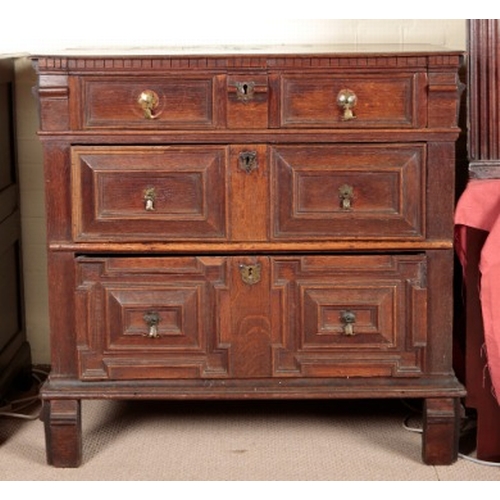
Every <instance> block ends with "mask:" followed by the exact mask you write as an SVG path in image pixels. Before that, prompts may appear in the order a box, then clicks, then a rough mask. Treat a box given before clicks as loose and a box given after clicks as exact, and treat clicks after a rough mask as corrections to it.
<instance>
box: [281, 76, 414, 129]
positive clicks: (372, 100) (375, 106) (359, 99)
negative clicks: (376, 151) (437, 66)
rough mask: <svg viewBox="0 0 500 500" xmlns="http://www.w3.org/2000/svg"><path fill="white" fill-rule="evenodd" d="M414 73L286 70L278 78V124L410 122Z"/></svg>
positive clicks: (383, 125) (396, 124)
mask: <svg viewBox="0 0 500 500" xmlns="http://www.w3.org/2000/svg"><path fill="white" fill-rule="evenodd" d="M417 83H418V77H417V75H415V74H413V73H411V74H396V75H391V76H382V75H380V74H375V75H363V76H359V77H356V76H346V77H344V76H342V77H340V76H339V77H330V76H324V75H314V76H310V75H307V76H300V75H297V76H294V75H290V76H288V75H285V76H283V77H282V83H281V126H283V127H324V128H330V127H335V128H337V127H372V128H386V127H415V126H417V123H418V109H417V99H416V98H415V96H416V93H417V92H418V88H419V87H418V85H417Z"/></svg>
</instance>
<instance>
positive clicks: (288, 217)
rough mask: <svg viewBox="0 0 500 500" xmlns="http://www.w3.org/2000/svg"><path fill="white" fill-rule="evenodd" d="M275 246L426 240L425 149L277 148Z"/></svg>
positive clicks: (274, 168) (274, 166)
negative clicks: (285, 241) (285, 243)
mask: <svg viewBox="0 0 500 500" xmlns="http://www.w3.org/2000/svg"><path fill="white" fill-rule="evenodd" d="M271 158H272V159H271V162H272V175H273V185H272V192H273V194H272V200H273V206H274V216H273V221H272V222H273V235H274V238H276V239H315V240H318V239H320V240H325V239H331V238H335V239H350V238H359V239H375V240H391V239H395V238H405V239H423V238H424V227H423V219H424V217H423V214H424V208H423V207H424V206H425V189H424V186H425V168H424V162H425V145H419V144H417V145H397V146H395V145H391V144H384V145H333V146H307V147H306V146H304V147H301V146H279V147H276V148H273V151H272V155H271Z"/></svg>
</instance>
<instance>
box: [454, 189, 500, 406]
mask: <svg viewBox="0 0 500 500" xmlns="http://www.w3.org/2000/svg"><path fill="white" fill-rule="evenodd" d="M465 227H473V228H476V229H481V230H483V231H488V233H489V234H488V237H487V238H486V241H485V244H484V246H483V248H482V251H481V256H480V262H479V270H480V276H481V277H480V282H479V283H478V287H479V293H480V298H481V312H482V316H483V323H484V340H485V349H486V357H487V364H488V369H489V373H490V377H491V381H492V385H493V390H494V395H495V398H496V400H497V402H498V403H499V404H500V179H498V180H497V179H494V180H493V179H492V180H472V181H470V182H469V184H468V186H467V188H466V189H465V191H464V193H463V194H462V196H461V197H460V199H459V201H458V204H457V207H456V210H455V249H456V252H457V255H458V258H459V260H460V262H461V264H462V267H463V268H464V269H465V268H466V266H467V248H466V244H465ZM480 355H481V353H478V356H480Z"/></svg>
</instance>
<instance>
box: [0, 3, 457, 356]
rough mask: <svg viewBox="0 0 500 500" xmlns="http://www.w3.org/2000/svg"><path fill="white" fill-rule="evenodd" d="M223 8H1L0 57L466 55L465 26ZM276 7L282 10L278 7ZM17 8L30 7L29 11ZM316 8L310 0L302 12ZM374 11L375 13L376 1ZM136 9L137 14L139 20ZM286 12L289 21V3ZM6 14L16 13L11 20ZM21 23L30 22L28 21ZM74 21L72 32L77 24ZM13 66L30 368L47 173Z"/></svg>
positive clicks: (40, 346) (30, 77) (43, 299)
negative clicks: (204, 51) (424, 47)
mask: <svg viewBox="0 0 500 500" xmlns="http://www.w3.org/2000/svg"><path fill="white" fill-rule="evenodd" d="M180 2H182V0H177V2H176V4H177V3H180ZM123 3H124V2H123ZM224 3H226V4H227V7H226V9H227V10H228V11H230V12H231V13H232V15H231V16H229V17H228V18H226V17H221V16H220V14H221V11H218V10H217V8H214V7H213V6H214V2H213V1H205V2H203V3H201V5H204V6H205V7H206V6H209V7H210V8H211V9H212V10H211V12H208V11H207V12H203V11H200V8H199V7H197V6H196V4H197V2H189V1H185V2H183V3H182V5H184V10H185V11H186V12H187V13H189V14H190V16H188V15H186V16H185V17H184V18H179V17H175V18H172V17H171V8H170V7H169V5H172V4H171V3H170V2H168V0H165V1H164V2H161V3H159V4H158V5H156V6H155V4H154V2H152V0H149V1H146V2H143V5H140V4H138V3H137V2H129V4H131V7H132V8H131V9H126V7H122V6H121V3H119V2H108V3H107V2H106V1H105V0H101V1H100V2H96V1H93V0H87V2H78V3H77V2H70V1H66V2H62V1H56V0H44V1H41V0H40V2H38V3H37V4H35V5H32V2H25V1H24V0H18V1H17V2H15V1H13V0H10V2H9V4H8V5H9V6H8V7H7V13H6V12H5V10H4V9H5V6H2V31H1V32H0V54H2V53H4V54H5V53H23V52H24V53H26V52H27V53H41V52H51V51H60V50H63V49H65V48H71V47H74V48H90V47H113V48H121V49H123V47H131V46H133V47H144V46H146V47H148V46H150V47H156V46H164V45H205V44H210V45H213V44H231V45H238V44H245V45H247V44H276V43H277V44H297V43H433V44H440V45H445V46H447V47H449V48H453V49H459V50H464V49H465V19H301V20H297V19H295V20H294V19H291V20H287V19H282V18H279V15H278V16H276V17H277V19H275V20H272V19H260V18H259V17H262V16H261V15H260V14H261V13H262V12H269V9H267V10H266V8H265V4H266V2H260V0H240V1H237V0H234V1H232V2H224ZM271 3H272V1H271V0H267V4H271ZM275 3H276V4H278V5H283V2H275ZM329 3H331V4H333V5H334V7H335V8H337V9H338V8H339V6H340V5H345V3H342V2H329ZM23 4H26V8H25V9H23ZM28 4H29V5H28ZM193 4H195V5H193ZM313 4H314V2H310V1H307V5H308V6H313ZM371 4H372V5H375V6H378V5H379V2H371ZM109 5H112V6H114V7H113V8H111V7H110V6H109ZM137 5H139V6H140V7H142V9H143V10H142V11H139V9H138V8H137ZM162 5H163V7H162ZM216 5H218V3H216ZM273 5H274V4H273ZM285 5H287V12H289V13H290V10H289V9H288V3H287V4H285ZM302 5H305V4H302ZM347 5H348V6H349V5H351V4H347ZM361 5H362V4H361ZM14 6H15V9H14ZM186 6H187V8H186ZM351 6H352V7H353V8H352V11H353V12H352V14H358V13H359V14H366V13H367V12H366V10H364V9H361V8H359V6H360V4H359V3H357V2H353V3H352V5H351ZM9 9H10V10H11V11H12V12H13V14H12V15H10V16H9V13H8V11H9ZM115 9H116V10H115ZM176 9H177V7H176ZM189 9H191V12H189ZM302 10H304V7H302ZM348 10H349V9H348ZM358 11H359V12H358ZM214 12H215V14H214ZM271 12H272V11H271ZM308 12H309V13H310V14H311V15H313V14H314V13H315V11H314V9H312V8H311V9H309V10H308ZM216 16H219V17H216ZM26 18H27V19H28V21H25V20H26ZM4 19H10V21H11V22H7V23H5V22H4ZM21 19H22V23H21ZM75 19H77V20H78V23H75ZM5 25H6V29H4V27H5ZM16 67H17V86H16V91H17V119H18V150H19V168H20V185H21V213H22V224H23V252H24V263H25V271H24V274H25V292H26V297H25V303H26V314H27V334H28V340H29V342H30V344H31V349H32V356H33V361H34V362H35V363H48V362H49V327H48V314H47V288H48V284H47V279H46V265H45V258H46V250H45V216H44V197H43V167H42V159H41V157H42V154H41V147H40V144H39V142H38V139H37V137H36V131H37V127H38V121H37V113H36V104H35V100H34V97H33V95H32V90H31V89H32V87H33V86H34V85H35V82H36V80H35V74H34V72H33V69H32V67H31V63H30V60H29V58H27V57H21V58H19V59H18V61H17V66H16ZM51 286H57V284H51Z"/></svg>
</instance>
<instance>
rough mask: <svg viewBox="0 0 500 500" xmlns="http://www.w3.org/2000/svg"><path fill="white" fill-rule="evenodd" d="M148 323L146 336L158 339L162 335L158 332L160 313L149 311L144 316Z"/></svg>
mask: <svg viewBox="0 0 500 500" xmlns="http://www.w3.org/2000/svg"><path fill="white" fill-rule="evenodd" d="M143 318H144V321H145V322H146V325H147V326H148V333H145V334H144V337H148V338H150V339H157V338H159V337H160V334H159V333H158V323H160V320H161V318H160V315H159V314H158V313H157V312H147V313H146V314H144V316H143Z"/></svg>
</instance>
